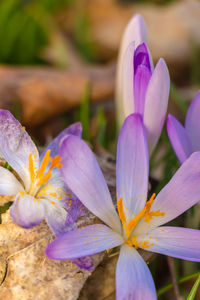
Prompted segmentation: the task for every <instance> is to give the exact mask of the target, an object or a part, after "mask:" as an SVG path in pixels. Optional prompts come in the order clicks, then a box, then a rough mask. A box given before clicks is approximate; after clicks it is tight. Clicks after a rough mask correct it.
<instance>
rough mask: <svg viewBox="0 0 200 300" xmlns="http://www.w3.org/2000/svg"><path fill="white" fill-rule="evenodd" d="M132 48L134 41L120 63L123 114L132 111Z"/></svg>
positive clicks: (126, 114) (128, 113)
mask: <svg viewBox="0 0 200 300" xmlns="http://www.w3.org/2000/svg"><path fill="white" fill-rule="evenodd" d="M134 50H135V43H134V42H132V43H131V44H130V45H129V46H128V48H127V49H126V52H125V53H124V56H123V63H122V65H123V66H122V75H121V76H122V99H121V101H122V102H123V107H124V114H125V116H126V117H127V116H129V115H130V114H132V113H133V112H134Z"/></svg>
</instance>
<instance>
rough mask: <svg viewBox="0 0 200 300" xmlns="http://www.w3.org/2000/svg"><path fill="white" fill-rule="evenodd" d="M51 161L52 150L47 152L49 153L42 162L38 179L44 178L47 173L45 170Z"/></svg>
mask: <svg viewBox="0 0 200 300" xmlns="http://www.w3.org/2000/svg"><path fill="white" fill-rule="evenodd" d="M49 161H50V150H47V152H46V153H45V156H44V158H43V160H42V162H41V166H40V169H39V171H38V173H37V179H38V178H41V177H42V176H43V174H44V172H45V169H46V167H47V165H48V163H49Z"/></svg>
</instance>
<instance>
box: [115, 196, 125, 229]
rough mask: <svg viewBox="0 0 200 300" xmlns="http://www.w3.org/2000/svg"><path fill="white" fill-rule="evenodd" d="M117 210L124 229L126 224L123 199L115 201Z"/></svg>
mask: <svg viewBox="0 0 200 300" xmlns="http://www.w3.org/2000/svg"><path fill="white" fill-rule="evenodd" d="M117 210H118V214H119V218H120V220H121V222H122V225H123V227H125V224H126V216H125V213H124V207H123V198H122V197H121V198H119V200H118V201H117Z"/></svg>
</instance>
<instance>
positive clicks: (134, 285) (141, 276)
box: [116, 245, 157, 300]
mask: <svg viewBox="0 0 200 300" xmlns="http://www.w3.org/2000/svg"><path fill="white" fill-rule="evenodd" d="M116 299H117V300H132V299H135V300H144V299H148V300H156V299H157V297H156V289H155V285H154V282H153V278H152V275H151V273H150V271H149V268H148V267H147V265H146V263H145V261H144V260H143V259H142V257H141V256H140V255H139V253H138V252H137V250H135V249H134V248H131V247H129V246H128V245H123V246H122V247H121V251H120V255H119V259H118V262H117V271H116Z"/></svg>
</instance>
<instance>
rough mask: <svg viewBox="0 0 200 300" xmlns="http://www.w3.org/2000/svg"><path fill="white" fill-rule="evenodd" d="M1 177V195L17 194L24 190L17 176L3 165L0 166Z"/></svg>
mask: <svg viewBox="0 0 200 300" xmlns="http://www.w3.org/2000/svg"><path fill="white" fill-rule="evenodd" d="M0 178H1V179H0V195H16V194H17V193H19V192H23V191H24V188H23V186H22V185H21V183H20V182H19V181H18V180H17V178H16V177H15V176H14V175H13V174H12V173H11V172H10V171H8V170H7V169H5V168H3V167H0Z"/></svg>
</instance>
